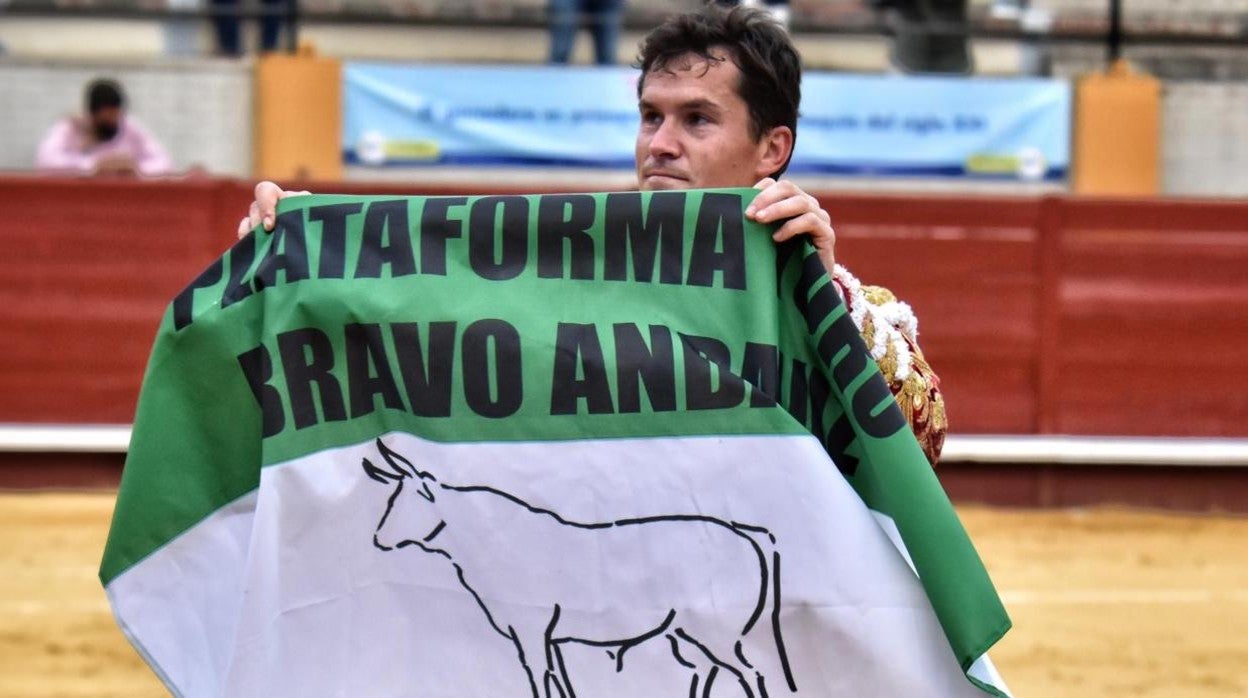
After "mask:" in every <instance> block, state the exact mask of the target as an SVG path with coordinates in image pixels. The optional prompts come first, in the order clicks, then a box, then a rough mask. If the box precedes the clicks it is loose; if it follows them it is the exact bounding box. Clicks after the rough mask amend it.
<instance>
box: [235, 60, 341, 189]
mask: <svg viewBox="0 0 1248 698" xmlns="http://www.w3.org/2000/svg"><path fill="white" fill-rule="evenodd" d="M255 143H256V159H255V165H254V168H253V169H254V174H255V176H256V177H258V178H262V179H299V180H306V179H317V180H336V179H342V63H341V61H338V60H336V59H333V58H322V57H319V56H316V55H315V53H314V51H313V50H312V49H311V47H310V46H307V45H303V46H300V48H299V52H298V53H296V54H295V55H286V54H278V53H274V54H267V55H264V56H262V57H261V58H260V59H259V61H258V62H257V64H256V139H255Z"/></svg>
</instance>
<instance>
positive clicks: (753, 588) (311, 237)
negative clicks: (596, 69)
mask: <svg viewBox="0 0 1248 698" xmlns="http://www.w3.org/2000/svg"><path fill="white" fill-rule="evenodd" d="M642 62H643V70H644V73H643V75H644V79H643V82H642V85H641V86H640V90H639V91H640V95H639V96H640V105H641V120H642V123H641V128H640V132H639V136H638V144H637V156H638V157H637V160H638V162H637V168H638V177H639V184H640V185H641V188H642V189H643V191H642V192H615V193H607V194H552V195H542V196H480V197H428V198H423V197H409V198H394V197H345V196H311V195H309V196H303V197H299V198H298V199H289V198H287V194H286V193H285V192H282V191H281V190H280V189H278V188H276V186H274V185H270V184H262V185H261V186H260V187H258V189H257V202H256V203H255V204H254V205H253V207H252V216H253V217H255V218H256V219H257V222H259V223H261V224H264V228H265V230H268V231H269V232H268V233H267V234H262V233H260V232H258V231H257V234H248V235H246V236H244V237H243V238H242V239H241V240H240V241H239V242H238V244H236V245H235V246H234V247H233V248H232V249H231V250H230V251H229V252H228V253H227V254H226V255H225V256H223V257H222V258H221V259H220V260H218V261H217V262H215V263H214V264H213V265H212V266H210V267H209V268H208V269H207V270H205V271H204V272H203V273H202V274H201V275H200V276H199V277H198V278H197V279H195V280H194V281H193V282H192V283H191V284H190V286H189V287H188V288H187V289H186V290H184V291H183V292H182V293H181V294H179V296H178V297H177V298H176V299H175V300H174V301H173V303H172V304H171V307H170V310H169V312H168V313H167V314H166V317H165V319H164V322H163V324H162V329H161V334H160V336H159V337H158V339H157V344H156V347H155V348H154V350H153V355H152V359H151V362H150V364H149V369H148V373H147V376H146V377H145V381H144V389H143V394H142V397H141V398H140V405H139V410H138V415H137V416H136V420H135V429H134V438H133V440H132V443H131V449H130V453H129V457H128V458H127V462H126V469H125V472H124V474H123V479H122V487H121V491H120V493H119V496H118V502H117V508H116V513H115V515H114V521H113V527H112V530H111V531H110V535H109V541H108V546H107V548H106V550H105V555H104V560H103V562H102V565H101V570H100V576H101V580H102V581H103V583H104V585H105V588H106V590H107V592H108V595H109V598H110V601H111V603H112V605H113V608H114V610H115V613H116V615H117V618H118V621H119V623H120V624H121V625H122V627H123V629H125V630H126V632H127V635H128V636H129V637H130V638H131V640H132V642H133V643H134V645H135V647H136V648H137V649H138V650H139V651H140V652H141V653H142V654H143V656H144V658H145V659H146V660H147V661H148V663H149V664H150V665H151V666H152V668H153V669H154V670H155V671H156V672H157V673H158V674H159V675H160V676H161V678H162V679H163V680H164V681H165V683H166V684H167V685H168V687H169V688H170V690H171V691H172V692H173V693H175V694H177V695H191V696H198V695H230V696H269V695H290V696H322V695H324V696H329V695H422V696H445V697H447V698H467V697H476V696H480V697H483V698H484V697H493V696H527V697H531V698H571V697H572V696H575V695H582V696H607V697H608V698H614V697H617V696H619V697H626V696H656V697H658V696H672V697H675V696H682V697H683V696H697V697H699V698H724V697H726V696H732V697H733V698H737V697H740V696H745V697H746V698H764V697H767V696H772V697H775V696H785V695H798V696H816V697H819V698H823V697H827V696H854V697H856V696H899V695H922V696H972V695H984V694H990V695H997V696H1002V695H1008V693H1007V692H1006V689H1005V687H1004V684H1003V683H1002V681H1001V680H1000V677H999V676H998V675H997V674H996V671H995V670H994V669H993V667H992V665H991V662H989V661H988V659H987V655H986V652H987V650H988V649H989V647H991V646H992V645H993V644H994V643H995V642H996V641H997V639H999V638H1000V637H1001V636H1002V635H1003V634H1004V633H1005V631H1006V630H1007V629H1008V628H1009V619H1008V617H1007V616H1006V615H1005V612H1004V609H1003V608H1002V607H1001V605H1000V602H999V600H998V599H997V596H996V594H995V591H994V590H993V588H992V584H991V582H990V581H989V580H988V578H987V574H986V572H985V571H984V569H983V566H982V564H981V563H980V561H979V558H978V557H977V555H976V554H975V551H974V549H973V547H972V546H971V545H970V542H969V540H968V539H967V537H966V534H965V531H964V530H963V529H962V528H961V525H960V523H959V522H958V520H957V517H956V515H955V514H954V512H953V510H952V507H951V506H950V504H949V502H948V500H947V499H946V498H945V496H944V493H943V491H942V490H941V488H940V485H939V483H938V482H937V481H936V479H935V476H934V475H933V473H932V471H931V468H930V467H928V464H927V461H926V459H925V458H924V453H923V451H922V449H921V448H920V446H919V444H918V443H917V442H916V440H915V438H914V436H913V435H912V433H911V430H910V429H909V428H908V427H907V420H906V418H905V416H904V415H903V412H902V411H901V410H900V409H899V408H898V405H897V403H896V402H895V401H894V398H893V396H892V394H891V393H890V390H889V385H888V383H887V382H886V381H885V379H884V377H883V376H882V375H881V373H880V371H879V369H878V367H877V362H875V361H872V357H873V356H874V354H873V350H874V347H869V346H868V344H867V343H866V342H864V341H863V337H862V336H860V334H859V332H860V328H864V327H866V326H867V324H868V323H872V322H876V323H885V322H888V320H889V317H888V316H887V315H879V316H871V315H867V316H866V318H865V319H864V318H863V317H862V316H863V314H865V313H867V311H866V310H863V309H862V306H859V307H857V308H853V309H849V308H847V307H846V304H845V303H844V302H843V301H842V296H844V297H845V298H846V299H848V300H850V301H851V302H852V301H853V299H854V297H855V295H856V293H857V292H862V293H864V294H865V293H866V292H865V291H862V290H861V289H857V288H855V287H853V286H854V285H853V284H851V283H847V282H846V281H830V280H829V275H828V273H827V271H828V268H829V267H831V268H832V269H833V270H834V274H839V273H841V272H840V271H839V267H835V261H834V258H833V243H834V236H833V234H832V229H831V226H830V223H829V218H828V216H827V214H826V212H824V211H822V209H821V208H820V207H819V206H818V203H817V202H816V201H815V200H814V199H813V197H810V196H809V195H807V194H805V193H804V192H802V191H801V190H800V189H798V188H797V187H795V186H794V185H792V184H789V183H786V182H776V181H775V180H774V177H775V176H777V175H778V174H779V173H781V172H782V171H783V169H784V166H785V164H786V163H787V161H788V157H789V155H790V154H791V151H792V146H793V133H794V128H795V125H794V123H793V121H795V119H796V107H797V102H798V99H797V96H796V95H797V92H796V89H797V85H796V80H797V77H798V71H797V57H796V53H795V52H794V51H793V48H792V46H791V45H790V44H789V42H788V39H787V37H785V36H784V34H783V32H781V31H780V30H779V29H778V27H777V26H776V25H774V24H773V23H771V22H770V21H769V20H767V19H766V18H765V17H763V16H760V15H757V14H752V13H750V12H747V11H741V10H735V11H733V12H731V13H721V12H718V11H710V10H708V11H706V12H705V13H701V14H696V15H689V16H683V17H679V18H675V19H673V20H671V21H669V22H668V23H666V24H665V25H664V26H663V27H661V28H660V29H658V30H656V31H655V32H654V33H653V34H651V36H650V38H649V39H648V40H647V42H646V44H645V46H644V47H643V51H642ZM759 63H761V64H763V65H762V69H764V70H767V71H774V74H775V75H777V76H778V80H779V81H781V83H783V84H789V86H790V87H791V89H792V92H791V93H790V94H788V95H787V96H786V97H785V100H786V102H785V104H786V105H788V106H782V107H781V108H780V109H779V111H780V114H781V115H780V116H779V117H775V116H771V115H769V114H768V112H767V111H766V109H765V107H767V106H768V105H774V100H773V99H771V97H769V95H768V91H767V90H769V89H775V88H774V85H773V86H771V87H767V88H765V89H763V90H762V96H761V97H760V95H759V93H758V92H755V91H752V90H755V89H758V88H759V87H760V86H759V85H757V84H754V82H755V81H756V80H757V78H754V77H751V75H752V74H753V72H754V71H755V70H756V69H758V68H759V65H758V64H759ZM776 79H777V78H772V79H768V80H764V82H768V81H771V82H775V80H776ZM785 81H791V83H785ZM786 89H788V88H786ZM751 105H754V106H751ZM759 109H761V110H762V111H761V112H760V111H759ZM760 114H761V116H760ZM786 120H788V122H786ZM753 183H757V184H758V186H759V188H758V189H751V188H749V185H750V184H753ZM724 187H736V188H724ZM280 198H287V200H286V201H284V202H283V203H282V205H281V206H277V205H276V204H277V200H278V199H280ZM785 219H788V220H787V222H785V223H781V224H780V225H779V227H778V228H777V229H776V230H775V231H774V232H773V236H774V237H775V238H776V239H777V240H778V241H779V244H775V243H773V242H772V241H771V240H768V239H767V238H766V237H765V233H766V232H767V231H768V230H769V228H768V226H767V225H764V224H771V223H779V222H780V221H783V220H785ZM249 221H250V218H249ZM799 236H800V237H799ZM806 239H811V240H813V242H814V245H813V246H812V245H810V244H807V243H806V242H805V240H806ZM843 278H846V277H843ZM854 315H858V316H859V317H854ZM890 352H891V353H890ZM900 355H901V354H900V348H897V347H885V353H884V356H885V357H886V358H887V357H889V356H891V357H892V359H893V360H894V361H895V362H896V364H897V366H900V365H901V362H900V361H899V359H898V357H899V356H900ZM886 362H887V361H880V363H886ZM896 372H897V373H900V371H899V370H898V371H896Z"/></svg>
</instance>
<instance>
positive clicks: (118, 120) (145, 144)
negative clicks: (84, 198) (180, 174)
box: [35, 79, 173, 176]
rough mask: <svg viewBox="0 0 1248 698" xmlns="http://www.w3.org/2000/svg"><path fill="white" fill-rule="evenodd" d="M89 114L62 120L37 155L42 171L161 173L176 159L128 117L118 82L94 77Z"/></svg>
mask: <svg viewBox="0 0 1248 698" xmlns="http://www.w3.org/2000/svg"><path fill="white" fill-rule="evenodd" d="M85 97H86V99H85V102H86V105H85V106H86V113H85V114H83V115H76V116H67V117H65V118H64V119H62V120H61V121H59V122H57V123H56V124H55V125H54V126H52V128H51V129H49V130H48V133H47V135H45V136H44V137H43V141H42V142H40V144H39V150H38V152H37V153H36V154H35V167H36V168H37V169H39V170H40V171H43V172H73V173H79V174H92V175H121V176H126V175H130V176H133V175H145V176H153V175H162V174H168V173H169V172H171V171H172V170H173V162H172V161H171V160H170V159H169V155H168V153H166V152H165V149H164V147H163V146H161V144H160V143H159V142H158V141H157V140H156V139H155V138H154V137H153V136H152V134H151V133H149V132H148V130H147V129H146V128H144V127H143V126H142V125H140V124H139V122H138V121H137V120H135V119H134V117H131V116H127V115H126V113H125V110H126V97H125V94H124V93H123V92H122V89H121V85H120V84H118V83H117V82H115V81H113V80H105V79H99V80H94V81H92V82H91V83H90V84H89V85H87V89H86V95H85Z"/></svg>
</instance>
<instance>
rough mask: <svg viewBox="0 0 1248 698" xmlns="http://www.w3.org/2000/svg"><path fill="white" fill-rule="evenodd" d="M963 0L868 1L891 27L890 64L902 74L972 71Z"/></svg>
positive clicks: (951, 73) (952, 73) (962, 73)
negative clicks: (891, 47) (880, 12)
mask: <svg viewBox="0 0 1248 698" xmlns="http://www.w3.org/2000/svg"><path fill="white" fill-rule="evenodd" d="M966 3H967V0H871V4H872V5H873V6H874V7H875V8H876V9H878V10H882V11H883V12H884V13H885V21H886V22H887V23H888V25H889V26H890V27H891V28H892V30H893V50H892V53H891V54H890V56H889V58H890V59H891V61H892V64H893V67H894V68H896V69H897V70H899V71H901V72H904V73H920V74H923V73H926V74H939V75H969V74H970V73H971V72H972V71H973V70H974V63H973V62H972V60H971V52H970V48H969V45H968V44H969V38H970V30H969V27H968V26H967V22H966Z"/></svg>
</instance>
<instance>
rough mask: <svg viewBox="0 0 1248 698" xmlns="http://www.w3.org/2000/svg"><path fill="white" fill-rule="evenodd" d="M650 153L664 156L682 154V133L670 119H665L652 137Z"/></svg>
mask: <svg viewBox="0 0 1248 698" xmlns="http://www.w3.org/2000/svg"><path fill="white" fill-rule="evenodd" d="M650 155H651V156H652V157H664V158H674V157H679V156H680V134H679V133H678V132H677V128H676V125H675V124H673V123H672V121H671V120H670V119H664V120H663V123H661V124H659V126H658V128H656V129H655V130H654V135H653V136H651V137H650Z"/></svg>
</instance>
